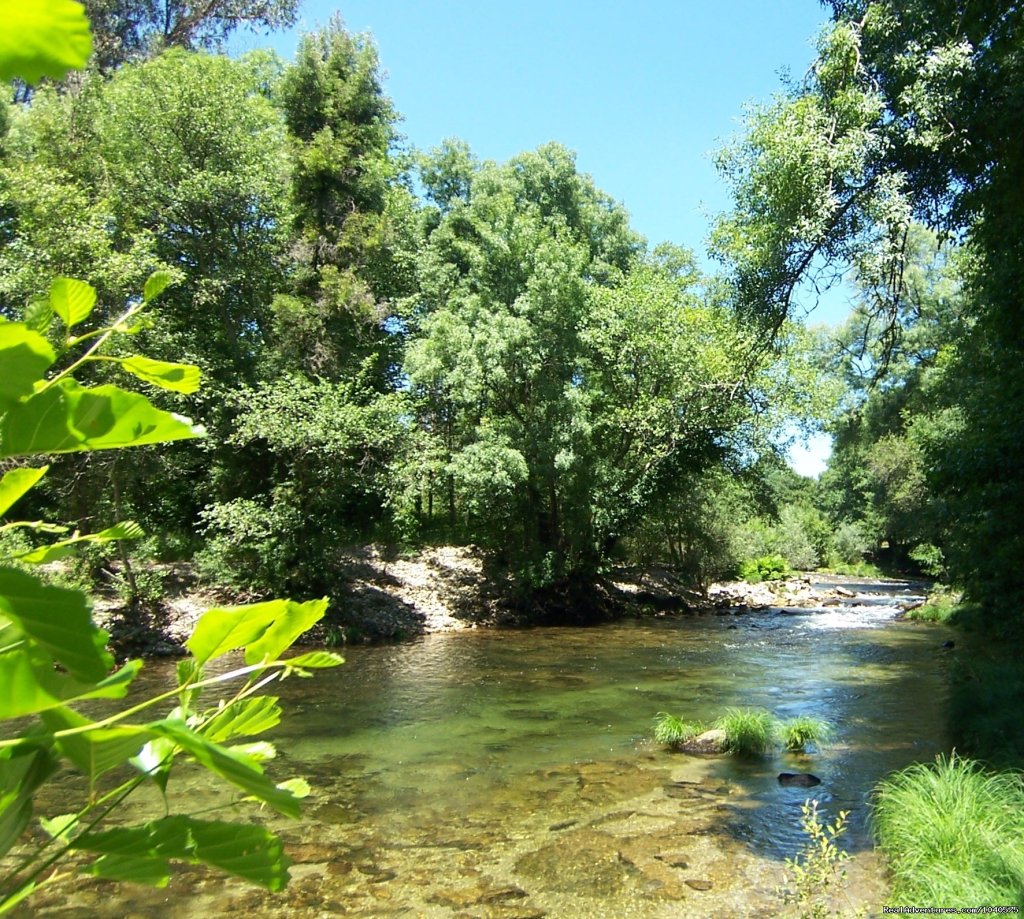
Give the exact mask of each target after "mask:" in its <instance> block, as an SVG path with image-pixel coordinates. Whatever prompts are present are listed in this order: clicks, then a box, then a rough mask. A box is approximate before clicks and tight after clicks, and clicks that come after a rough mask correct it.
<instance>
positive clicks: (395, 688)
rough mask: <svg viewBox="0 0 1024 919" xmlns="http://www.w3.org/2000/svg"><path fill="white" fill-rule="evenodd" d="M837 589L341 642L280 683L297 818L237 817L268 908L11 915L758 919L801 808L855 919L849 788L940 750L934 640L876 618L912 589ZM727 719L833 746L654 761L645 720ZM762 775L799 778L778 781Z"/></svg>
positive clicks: (128, 890)
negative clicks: (321, 664)
mask: <svg viewBox="0 0 1024 919" xmlns="http://www.w3.org/2000/svg"><path fill="white" fill-rule="evenodd" d="M846 587H847V588H848V589H849V591H850V593H851V594H852V595H853V596H852V597H850V598H849V599H848V600H847V601H846V602H845V603H844V605H843V606H841V607H828V608H824V607H823V608H817V609H799V610H797V609H766V610H760V611H752V612H745V613H743V614H735V612H734V611H728V610H719V611H718V614H712V613H708V614H705V615H700V616H687V617H681V618H663V619H644V620H630V621H623V622H619V623H613V624H607V625H602V626H598V627H593V628H586V629H575V628H545V629H528V630H470V631H463V632H455V633H443V634H434V635H427V636H424V637H422V638H421V639H418V640H416V641H414V642H410V643H405V644H400V645H392V646H386V647H361V648H352V649H351V650H349V651H347V652H346V664H345V665H344V666H343V667H340V668H338V669H336V670H333V671H326V672H323V673H318V674H317V675H316V677H315V678H314V679H312V680H289V681H287V682H286V683H285V684H283V686H282V687H281V689H282V692H281V695H282V701H283V704H284V707H285V710H286V712H287V715H286V721H285V723H284V724H283V725H282V726H281V727H280V728H279V729H277V730H276V731H275V734H274V736H273V737H270V738H269V739H272V740H273V741H274V742H275V743H276V744H277V746H278V748H279V751H280V755H279V757H278V759H277V760H276V761H275V762H274V763H273V764H272V767H271V771H272V772H273V773H274V774H275V775H276V776H280V778H285V777H287V776H289V775H293V774H294V775H302V776H305V777H306V778H308V780H309V781H310V784H311V785H312V788H313V794H312V796H311V797H310V799H309V800H308V801H307V805H306V807H305V813H304V816H303V820H302V821H301V823H295V822H288V821H284V820H280V819H278V818H276V817H273V816H268V815H266V814H264V815H263V816H262V817H261V818H260V819H265V820H268V822H269V823H270V824H271V825H272V826H273V827H274V828H275V829H276V830H277V831H278V832H280V833H281V834H282V835H283V836H284V837H285V838H286V839H287V840H288V842H289V851H290V854H291V856H292V858H293V859H294V861H295V865H294V866H293V868H292V876H293V881H292V884H291V886H290V887H289V889H288V891H287V892H285V893H283V894H268V893H265V892H263V891H260V890H258V889H254V888H252V887H249V886H246V885H244V884H243V883H241V882H236V881H234V880H230V879H225V878H223V877H220V876H217V875H214V874H213V873H210V872H207V871H206V870H205V869H202V868H198V867H186V868H184V869H183V870H182V871H181V872H180V873H179V875H178V876H177V877H175V879H174V880H172V882H171V884H170V885H169V886H168V887H167V888H166V889H164V890H150V889H147V888H142V887H127V886H125V887H115V886H114V885H112V884H109V883H97V882H76V884H75V885H74V886H73V887H72V888H67V889H64V890H60V891H57V890H55V891H53V892H52V893H47V894H45V895H43V896H41V897H39V898H38V899H37V900H36V901H35V902H34V904H33V909H32V912H31V913H30V914H31V915H47V914H55V913H56V912H58V911H59V912H60V914H61V916H62V917H67V916H72V917H74V916H82V917H85V916H89V917H106V916H111V917H114V916H116V917H118V919H120V917H126V916H161V917H177V916H181V917H191V916H221V915H234V914H246V915H257V916H327V915H348V916H375V917H376V916H380V917H385V916H423V917H438V919H441V917H445V919H450V917H462V919H468V917H481V919H482V917H496V919H497V917H505V919H512V917H519V919H531V917H541V916H548V917H565V919H577V917H579V919H583V917H602V919H603V917H670V916H671V917H678V916H708V917H714V916H723V917H724V916H775V915H779V914H780V912H781V911H782V909H783V907H782V900H781V890H780V888H782V887H784V885H785V882H786V877H785V875H786V859H787V858H792V857H793V856H795V855H796V854H797V852H798V850H799V848H800V847H801V845H802V844H803V843H804V842H805V841H806V837H805V836H804V834H803V832H802V830H801V827H800V815H801V805H802V804H803V802H804V801H805V800H806V799H808V798H811V797H813V798H815V799H817V800H818V801H819V802H820V808H821V810H822V812H823V815H824V816H825V818H826V819H827V820H829V821H831V820H832V819H834V818H835V816H836V815H837V814H838V812H839V811H840V810H845V811H849V812H850V818H849V830H848V832H847V833H846V834H845V835H844V836H843V837H842V842H843V847H844V848H845V849H846V850H847V851H848V852H849V853H850V859H849V861H848V862H847V869H848V873H849V882H848V883H847V885H845V889H844V890H840V891H838V892H837V897H838V898H839V899H837V902H836V905H839V906H842V907H844V908H850V909H852V908H853V907H854V906H857V905H860V906H863V907H865V908H866V909H867V910H868V913H869V914H871V915H874V914H880V913H881V902H882V899H883V897H884V895H885V890H886V887H885V880H884V870H883V866H882V865H881V864H880V861H879V859H878V857H877V856H876V855H875V853H874V851H873V850H872V847H871V839H870V832H869V827H868V822H867V821H868V813H869V807H868V804H869V794H870V790H871V788H872V786H873V785H874V784H875V782H877V780H878V779H879V778H881V777H882V776H883V775H884V774H886V773H887V772H889V771H891V770H893V769H896V768H900V767H901V766H904V765H906V764H908V763H910V762H913V761H915V760H925V761H928V760H931V759H932V758H933V757H934V756H935V755H936V753H938V752H941V751H945V750H946V749H948V740H947V723H946V722H947V718H946V704H947V696H948V692H947V687H948V679H947V665H948V660H949V652H948V651H947V650H946V649H945V648H944V647H943V644H944V642H945V641H946V640H947V639H948V638H949V634H948V632H946V631H945V630H944V629H943V628H942V627H939V626H933V625H921V624H915V623H910V622H903V621H899V620H898V618H897V616H898V613H899V607H898V605H897V601H900V602H906V601H907V600H909V599H911V598H912V597H913V596H914V593H915V587H914V586H913V585H907V584H901V583H898V582H888V583H884V584H883V583H852V584H847V585H846ZM147 671H148V672H149V677H148V679H149V680H151V681H154V683H155V684H158V683H159V682H160V680H161V679H166V678H167V676H168V675H169V671H164V672H161V669H160V666H159V665H150V666H147ZM731 706H745V707H746V706H753V707H759V708H765V709H768V710H769V711H771V712H772V713H773V714H775V715H776V716H778V717H779V718H789V717H792V716H795V715H802V714H807V715H812V716H814V717H816V718H821V719H825V720H827V721H828V722H830V723H831V724H832V725H833V729H834V734H835V736H834V739H833V742H832V743H831V744H830V745H829V747H828V748H826V749H824V750H820V751H814V752H812V753H809V754H806V755H798V754H787V753H783V752H777V753H774V754H770V755H766V756H763V757H757V758H754V759H748V760H743V759H739V758H736V757H732V756H689V755H685V754H678V753H670V752H668V751H666V750H664V749H661V748H660V747H659V746H658V745H656V744H655V743H654V740H653V732H652V721H653V718H654V716H655V715H656V713H658V712H659V711H669V712H671V713H673V714H677V715H680V716H681V717H683V718H685V719H687V720H706V721H712V720H713V719H714V718H715V717H717V716H718V715H719V714H721V713H722V711H723V710H724V709H725V708H727V707H731ZM783 771H787V772H810V773H813V774H815V775H816V776H818V777H820V778H821V780H822V783H821V785H819V786H817V787H815V788H811V789H804V788H785V787H781V786H780V785H779V782H778V780H777V775H778V773H779V772H783ZM189 781H192V782H193V786H192V787H189V788H188V794H189V800H190V802H191V803H192V804H193V805H196V806H205V805H206V804H209V805H210V806H214V805H216V804H217V803H218V802H219V801H220V800H221V799H220V797H219V792H215V791H212V790H210V789H209V788H208V784H209V781H208V779H207V778H206V777H205V776H202V777H199V778H198V779H194V780H189V779H188V778H185V785H186V787H188V784H189ZM143 806H145V805H144V802H143V803H140V804H139V805H138V807H140V808H141V807H143ZM140 813H141V811H140Z"/></svg>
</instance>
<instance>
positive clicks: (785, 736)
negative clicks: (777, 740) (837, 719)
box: [779, 715, 832, 753]
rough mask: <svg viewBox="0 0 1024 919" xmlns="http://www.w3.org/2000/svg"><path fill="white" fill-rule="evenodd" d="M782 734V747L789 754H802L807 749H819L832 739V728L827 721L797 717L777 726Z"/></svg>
mask: <svg viewBox="0 0 1024 919" xmlns="http://www.w3.org/2000/svg"><path fill="white" fill-rule="evenodd" d="M779 732H780V733H781V734H782V745H783V746H784V747H785V748H786V749H787V750H788V751H789V752H790V753H802V752H803V751H804V750H806V749H807V747H809V746H811V747H815V748H816V749H821V748H822V747H823V746H825V745H826V744H827V743H828V742H829V740H830V739H831V737H832V728H831V726H830V725H829V723H828V722H827V721H822V720H821V719H820V718H812V717H811V716H810V715H798V716H797V717H796V718H790V719H789V721H783V722H782V723H781V724H779Z"/></svg>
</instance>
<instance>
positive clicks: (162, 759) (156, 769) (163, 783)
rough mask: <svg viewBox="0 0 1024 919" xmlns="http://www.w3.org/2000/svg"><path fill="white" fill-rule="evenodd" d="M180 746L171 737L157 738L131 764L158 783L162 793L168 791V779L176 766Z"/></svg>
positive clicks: (140, 751)
mask: <svg viewBox="0 0 1024 919" xmlns="http://www.w3.org/2000/svg"><path fill="white" fill-rule="evenodd" d="M178 749H179V748H178V745H177V744H176V743H175V742H174V741H173V740H171V739H170V738H169V737H157V738H155V739H153V740H151V741H150V742H149V743H147V744H146V745H145V746H144V747H143V748H142V749H141V750H139V753H138V755H137V756H135V757H133V758H132V760H131V764H132V765H133V766H134V767H135V768H136V769H138V770H139V772H141V773H142V774H143V775H145V776H147V777H148V778H151V779H152V780H153V781H154V782H156V784H157V786H158V787H159V788H160V790H161V791H162V792H166V791H167V779H168V777H169V776H170V773H171V766H172V765H173V764H174V757H175V754H176V753H177V752H178Z"/></svg>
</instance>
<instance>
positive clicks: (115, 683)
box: [0, 644, 142, 718]
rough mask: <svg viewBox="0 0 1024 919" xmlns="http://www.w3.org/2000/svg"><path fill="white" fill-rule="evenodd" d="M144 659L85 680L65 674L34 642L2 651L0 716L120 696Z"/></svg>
mask: <svg viewBox="0 0 1024 919" xmlns="http://www.w3.org/2000/svg"><path fill="white" fill-rule="evenodd" d="M141 667H142V662H141V661H129V662H128V663H127V664H125V665H124V667H122V668H121V669H120V670H118V671H117V672H116V673H113V674H111V675H110V676H109V677H107V678H106V679H105V680H101V681H100V682H99V683H82V682H79V681H78V680H74V679H71V678H70V677H68V676H66V675H65V674H62V673H60V672H58V671H56V670H54V667H53V661H52V660H51V659H50V657H49V656H48V655H46V654H43V653H42V652H41V651H39V650H38V649H35V648H34V646H31V647H29V648H26V647H25V646H24V644H22V645H19V646H17V647H15V648H13V649H11V650H9V651H6V652H4V653H2V654H0V686H3V692H2V693H0V718H20V717H23V716H24V715H32V714H37V713H39V712H45V711H47V710H48V709H51V708H57V707H59V706H61V705H66V704H67V703H69V702H78V701H81V700H83V699H121V698H124V696H125V695H127V693H128V686H129V684H130V683H131V682H132V680H133V679H135V676H136V675H137V674H138V672H139V669H140V668H141Z"/></svg>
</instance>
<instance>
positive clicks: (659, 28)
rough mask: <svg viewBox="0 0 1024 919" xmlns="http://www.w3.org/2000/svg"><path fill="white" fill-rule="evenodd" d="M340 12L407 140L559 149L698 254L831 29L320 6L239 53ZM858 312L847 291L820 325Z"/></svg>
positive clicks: (691, 1) (456, 4)
mask: <svg viewBox="0 0 1024 919" xmlns="http://www.w3.org/2000/svg"><path fill="white" fill-rule="evenodd" d="M335 12H340V13H341V15H342V16H343V18H344V20H345V24H346V26H347V27H348V29H349V30H350V31H354V32H364V31H365V32H370V33H371V34H372V35H373V38H374V40H375V42H376V44H377V47H378V49H379V52H380V60H381V65H382V68H383V69H384V71H385V75H386V78H385V89H386V91H387V93H388V94H389V95H390V96H391V98H392V100H393V101H394V103H395V106H396V107H397V109H398V111H399V112H400V113H401V114H402V115H403V118H404V120H403V122H402V124H401V127H400V129H401V131H402V132H403V133H404V134H405V136H406V138H407V142H408V143H409V144H411V145H414V146H416V147H418V148H421V149H428V148H430V147H433V146H436V145H437V144H439V143H440V142H441V141H442V140H443V139H444V138H446V137H461V138H463V139H464V140H466V141H467V142H468V143H469V145H470V146H471V148H472V149H473V152H474V153H475V154H476V155H477V156H478V157H480V158H481V159H495V160H499V161H500V160H505V159H508V158H509V157H510V156H514V155H515V154H516V153H519V152H520V151H522V150H527V149H532V148H534V147H537V146H538V145H540V144H542V143H546V142H547V141H552V140H554V141H558V142H560V143H562V144H564V145H565V146H567V147H569V148H570V149H572V150H574V151H576V154H577V164H578V166H579V168H580V169H581V170H582V171H583V172H587V173H589V174H590V175H591V176H593V178H594V180H595V182H596V183H597V185H598V186H599V187H600V188H602V189H603V190H604V191H605V192H606V193H607V194H609V195H611V196H612V197H613V198H615V199H616V200H618V201H621V202H622V203H623V204H624V205H625V207H626V208H627V209H628V210H629V212H630V214H631V215H632V223H633V226H634V228H635V229H637V230H638V231H639V232H641V233H643V234H644V235H645V236H646V237H647V238H648V240H649V241H650V242H651V243H652V244H653V243H657V242H660V241H662V240H670V241H672V242H675V243H680V244H682V245H686V246H689V247H690V248H692V249H694V250H695V251H696V252H698V254H703V253H704V248H705V242H706V237H707V233H708V228H709V226H710V218H709V215H713V214H715V213H718V212H720V211H723V210H725V209H726V208H727V207H728V204H729V202H728V195H727V189H726V187H725V185H724V184H723V183H722V182H721V181H720V180H719V178H718V176H717V173H716V171H715V168H714V163H713V160H712V154H713V152H714V151H715V150H716V149H717V148H719V147H721V146H722V144H724V143H726V142H727V141H728V140H729V138H730V137H732V136H734V135H735V134H737V132H739V130H740V128H741V118H742V113H743V109H744V106H745V105H746V104H748V103H751V102H758V101H767V100H769V99H770V98H771V96H772V94H773V93H775V92H778V91H780V90H781V89H782V87H783V82H782V78H781V76H780V74H781V73H784V72H788V73H789V74H791V75H792V76H793V77H794V78H796V79H799V78H800V77H802V76H803V74H804V73H805V71H806V69H807V67H808V65H809V64H810V62H811V60H812V59H813V57H814V38H815V36H816V35H817V34H818V32H819V30H820V28H821V26H822V25H823V24H824V23H825V22H826V20H827V16H826V12H825V9H824V8H823V7H822V6H821V5H820V3H818V2H817V0H773V2H765V0H759V2H757V0H717V2H708V0H701V2H695V0H675V2H665V0H634V2H633V3H628V4H627V3H625V2H610V0H590V2H579V0H520V2H517V3H514V4H506V3H492V2H488V0H476V2H470V0H350V2H348V3H345V4H344V5H342V6H340V7H339V6H337V5H336V4H334V3H329V2H319V0H307V2H305V3H303V4H302V5H301V7H300V23H299V26H298V28H297V29H295V30H292V31H290V32H286V33H280V34H276V35H273V36H270V37H267V36H253V35H251V34H246V35H240V36H238V37H237V38H236V39H235V40H234V41H233V42H232V49H233V50H235V51H239V50H244V49H246V48H250V47H263V46H266V45H267V44H270V45H273V47H275V48H276V49H277V50H278V51H279V52H280V53H281V54H282V55H283V56H284V57H286V58H289V59H290V58H291V57H292V56H293V54H294V51H295V46H296V43H297V40H298V34H299V32H301V31H306V30H309V29H312V28H315V27H317V26H318V25H322V24H324V23H326V22H327V21H328V20H329V19H330V18H331V16H332V15H333V14H334V13H335ZM846 311H847V303H846V298H845V296H844V295H841V294H840V295H834V296H830V297H827V298H826V301H825V302H824V303H823V304H822V305H821V306H820V307H819V308H818V309H817V310H815V312H814V313H813V314H812V315H811V317H810V319H811V321H827V322H836V321H838V320H840V319H841V318H843V316H844V315H845V313H846ZM821 452H822V448H821V446H820V445H819V447H818V448H817V449H816V450H815V453H814V455H815V456H816V457H820V455H821ZM806 468H807V467H802V468H801V471H804V469H806Z"/></svg>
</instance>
